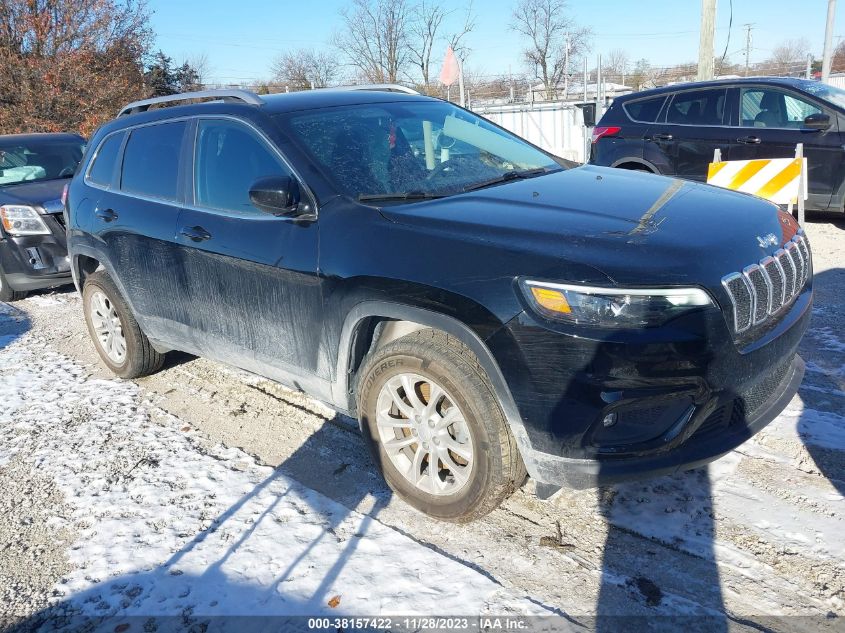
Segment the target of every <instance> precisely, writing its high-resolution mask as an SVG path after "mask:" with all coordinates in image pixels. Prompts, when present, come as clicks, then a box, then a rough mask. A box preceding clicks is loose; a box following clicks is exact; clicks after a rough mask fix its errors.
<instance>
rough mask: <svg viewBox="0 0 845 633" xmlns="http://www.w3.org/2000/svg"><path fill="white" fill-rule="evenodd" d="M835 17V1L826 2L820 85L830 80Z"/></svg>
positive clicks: (828, 0)
mask: <svg viewBox="0 0 845 633" xmlns="http://www.w3.org/2000/svg"><path fill="white" fill-rule="evenodd" d="M835 17H836V0H827V25H826V26H825V29H824V56H823V57H822V83H827V80H828V79H829V78H830V61H831V57H832V56H833V20H834V18H835Z"/></svg>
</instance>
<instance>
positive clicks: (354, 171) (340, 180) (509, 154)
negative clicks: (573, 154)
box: [278, 101, 560, 200]
mask: <svg viewBox="0 0 845 633" xmlns="http://www.w3.org/2000/svg"><path fill="white" fill-rule="evenodd" d="M278 120H279V121H280V123H281V124H282V126H283V127H284V128H285V129H286V131H289V133H290V135H291V137H292V138H293V139H294V141H296V142H299V143H300V144H301V145H302V146H303V147H304V149H305V150H306V151H307V152H308V153H309V154H310V155H311V157H313V159H314V162H316V163H317V164H318V165H319V166H320V167H321V168H322V169H323V171H324V172H325V173H326V174H327V175H328V176H329V177H330V178H332V179H333V180H334V181H335V182H336V184H337V185H338V187H339V188H340V190H341V191H343V192H344V193H345V194H347V195H349V196H351V197H353V198H358V199H364V200H366V199H367V198H370V199H372V198H374V197H391V196H396V197H399V198H404V199H406V200H408V199H419V198H424V197H441V196H448V195H453V194H457V193H461V192H463V191H466V190H468V189H471V188H473V187H481V186H485V183H489V182H499V181H505V180H508V179H510V178H520V177H527V176H525V175H524V172H529V173H530V174H532V175H544V174H546V173H550V172H552V171H557V170H559V169H560V165H558V164H557V163H556V162H555V161H554V160H552V159H551V158H550V157H549V155H547V154H545V153H543V152H542V151H540V150H539V149H537V148H535V147H533V146H531V145H529V144H528V143H526V142H525V141H524V140H522V139H520V138H519V137H517V136H514V135H513V134H510V133H509V132H506V131H504V130H502V129H500V128H498V127H496V126H494V125H493V124H491V123H490V122H489V121H486V120H485V119H482V118H481V117H479V116H476V115H474V114H472V113H469V112H466V111H464V110H461V109H459V108H457V107H455V106H453V105H452V104H450V103H446V102H440V101H426V102H407V103H405V102H396V103H378V104H372V105H349V106H342V107H337V108H326V109H323V110H317V111H310V112H296V113H292V114H291V115H287V116H280V117H279V118H278Z"/></svg>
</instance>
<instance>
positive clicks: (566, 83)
mask: <svg viewBox="0 0 845 633" xmlns="http://www.w3.org/2000/svg"><path fill="white" fill-rule="evenodd" d="M571 50H572V43H571V42H570V40H569V33H567V34H566V51H565V53H564V57H563V100H564V101H566V100H567V99H569V53H570V51H571ZM555 90H557V86H555Z"/></svg>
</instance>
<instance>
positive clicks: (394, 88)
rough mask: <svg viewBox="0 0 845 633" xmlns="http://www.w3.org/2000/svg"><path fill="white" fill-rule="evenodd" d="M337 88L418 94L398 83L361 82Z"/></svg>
mask: <svg viewBox="0 0 845 633" xmlns="http://www.w3.org/2000/svg"><path fill="white" fill-rule="evenodd" d="M339 90H372V91H375V92H404V93H405V94H409V95H418V94H420V93H419V92H417V91H416V90H414V89H413V88H408V87H407V86H402V85H400V84H363V85H360V86H341V87H340V88H339Z"/></svg>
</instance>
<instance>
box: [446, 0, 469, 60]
mask: <svg viewBox="0 0 845 633" xmlns="http://www.w3.org/2000/svg"><path fill="white" fill-rule="evenodd" d="M474 28H475V14H474V13H473V10H472V0H470V1H469V3H468V4H467V6H466V10H465V11H464V19H463V20H462V21H461V26H460V27H459V28H457V29H456V30H454V31H453V32H452V33H451V34H450V35H449V46H451V47H452V50H453V51H455V55H457V56H458V59H460V60H461V62H464V61H466V59H467V57H469V54H470V49H469V47H468V46H467V45H466V43H465V41H464V38H465V37H466V36H467V35H469V34H470V33H472V31H473V29H474Z"/></svg>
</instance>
